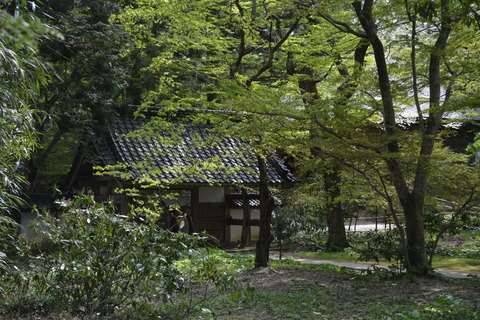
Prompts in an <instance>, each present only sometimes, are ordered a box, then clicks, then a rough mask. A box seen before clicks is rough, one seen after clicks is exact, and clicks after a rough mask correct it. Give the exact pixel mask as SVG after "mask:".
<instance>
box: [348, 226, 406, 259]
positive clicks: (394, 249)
mask: <svg viewBox="0 0 480 320" xmlns="http://www.w3.org/2000/svg"><path fill="white" fill-rule="evenodd" d="M362 237H363V239H364V241H363V243H362V244H361V245H359V246H358V247H357V248H355V251H356V252H357V253H359V255H360V257H359V260H364V261H371V260H374V261H376V262H379V260H380V259H381V258H384V259H386V260H387V261H389V262H392V261H394V262H396V264H397V265H401V262H402V261H403V253H402V247H401V242H400V234H399V232H398V230H397V229H392V230H384V231H367V232H364V233H362Z"/></svg>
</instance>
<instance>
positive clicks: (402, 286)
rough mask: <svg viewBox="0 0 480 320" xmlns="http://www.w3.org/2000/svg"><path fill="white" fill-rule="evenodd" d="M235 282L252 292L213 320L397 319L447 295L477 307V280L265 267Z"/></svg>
mask: <svg viewBox="0 0 480 320" xmlns="http://www.w3.org/2000/svg"><path fill="white" fill-rule="evenodd" d="M238 280H239V282H240V283H241V284H242V285H243V286H247V285H250V286H252V287H254V290H253V292H254V293H253V295H252V299H251V300H249V301H246V302H244V303H243V304H238V303H237V304H231V305H230V306H228V307H227V308H225V309H224V310H223V311H217V313H216V315H217V317H216V318H215V319H257V320H258V319H265V320H267V319H268V320H271V319H387V318H383V316H386V315H393V317H392V318H391V319H397V318H398V317H395V314H398V313H401V312H404V311H406V310H409V309H410V310H411V309H421V308H422V307H423V306H425V305H430V304H432V303H435V301H438V300H439V299H444V298H445V297H448V296H451V297H452V299H454V300H455V301H454V304H455V303H458V301H461V300H466V301H469V302H470V303H471V304H472V306H473V307H472V308H473V309H475V308H477V310H478V308H480V290H479V289H480V281H472V280H471V279H468V280H465V279H464V280H458V279H449V278H444V277H436V278H427V279H423V278H406V277H404V276H403V277H399V276H394V277H387V276H386V275H380V274H376V275H360V274H358V273H354V272H334V271H328V270H315V269H314V270H312V269H297V268H276V269H273V268H265V269H254V270H249V271H246V272H244V273H243V274H241V275H240V276H239V277H238ZM477 280H478V279H477ZM223 307H225V306H223ZM477 319H478V318H477Z"/></svg>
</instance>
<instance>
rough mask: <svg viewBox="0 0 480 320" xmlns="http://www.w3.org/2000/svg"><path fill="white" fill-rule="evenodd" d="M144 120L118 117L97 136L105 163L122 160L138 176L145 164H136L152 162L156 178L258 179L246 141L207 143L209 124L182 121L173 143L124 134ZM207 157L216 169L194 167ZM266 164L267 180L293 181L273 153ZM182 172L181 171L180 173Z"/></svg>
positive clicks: (190, 180)
mask: <svg viewBox="0 0 480 320" xmlns="http://www.w3.org/2000/svg"><path fill="white" fill-rule="evenodd" d="M145 122H146V121H145V120H140V119H133V118H121V119H119V120H118V121H117V122H116V123H115V124H114V127H113V129H112V130H111V131H110V136H104V135H101V136H98V137H96V139H95V141H96V144H97V150H98V151H99V153H100V155H101V156H102V158H103V159H104V161H105V163H106V164H110V165H111V164H115V163H125V164H127V165H128V167H131V168H134V169H133V170H134V172H133V174H134V176H135V177H137V178H140V177H141V171H143V169H147V168H145V166H140V168H141V169H142V170H140V169H139V168H137V167H138V166H139V164H142V163H144V162H147V163H151V164H152V165H153V166H154V168H155V169H157V170H158V172H160V173H159V174H157V175H156V176H155V179H157V180H158V181H162V180H168V181H172V180H175V179H177V180H178V182H179V183H223V184H233V183H243V184H258V183H259V177H258V167H257V161H256V158H255V156H254V154H253V152H250V149H249V148H250V147H249V146H248V144H247V143H246V142H245V141H242V140H241V139H238V138H231V137H224V138H222V139H218V142H214V143H213V144H210V143H209V141H210V139H209V138H214V136H213V134H212V133H211V132H209V131H208V129H209V128H210V127H209V126H207V125H200V124H189V123H182V124H181V125H182V127H183V128H184V130H185V131H184V132H181V133H180V136H181V138H182V140H181V141H177V143H176V144H175V145H172V144H166V143H165V144H162V143H160V141H156V140H155V139H154V138H151V139H148V140H140V139H137V138H132V137H130V136H126V134H128V133H131V132H133V131H135V130H136V129H137V128H139V127H140V126H141V125H142V124H144V123H145ZM199 137H200V138H201V139H199ZM207 138H208V139H207ZM197 143H200V145H197ZM216 157H220V159H219V161H218V162H216V161H214V159H215V158H216ZM209 160H212V163H214V165H217V164H218V166H219V168H218V170H215V171H211V170H203V171H202V170H201V168H200V169H197V168H196V167H195V164H196V165H198V166H200V165H203V164H202V162H208V161H209ZM135 168H136V169H135ZM267 168H268V175H267V176H268V181H269V183H273V184H282V183H291V182H295V181H296V180H295V178H294V177H293V175H292V174H291V172H290V171H289V170H288V169H287V168H286V167H285V165H284V164H283V163H282V162H281V161H280V160H279V159H278V158H277V157H276V156H275V155H273V154H272V156H271V157H270V158H269V159H268V161H267ZM195 169H197V170H199V172H198V174H196V175H192V174H187V172H191V170H193V171H194V172H195ZM182 172H183V173H184V174H181V173H182ZM205 177H206V178H205Z"/></svg>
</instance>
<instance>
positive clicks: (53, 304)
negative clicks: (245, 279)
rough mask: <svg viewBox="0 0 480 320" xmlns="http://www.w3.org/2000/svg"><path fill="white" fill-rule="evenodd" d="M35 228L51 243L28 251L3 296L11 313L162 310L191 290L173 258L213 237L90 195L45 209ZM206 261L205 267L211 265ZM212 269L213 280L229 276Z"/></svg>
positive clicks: (124, 314) (108, 314)
mask: <svg viewBox="0 0 480 320" xmlns="http://www.w3.org/2000/svg"><path fill="white" fill-rule="evenodd" d="M38 230H39V232H41V234H42V236H43V237H45V238H46V239H48V241H50V242H51V244H52V248H51V249H50V250H48V251H45V250H44V251H42V252H41V253H40V254H39V255H36V256H34V255H31V254H30V255H29V259H28V260H27V261H25V263H24V268H22V269H19V272H17V274H16V279H17V282H16V283H17V286H16V287H15V289H14V290H13V291H11V292H10V299H6V301H9V302H8V305H7V306H6V308H7V310H9V311H11V312H13V311H17V312H29V311H30V312H32V311H34V312H37V313H39V312H42V311H44V312H50V311H51V310H55V312H57V313H62V312H67V313H69V314H73V315H80V316H84V317H86V318H95V317H98V318H102V319H105V318H115V319H122V318H128V319H130V318H131V315H132V314H138V315H143V316H144V318H150V317H159V316H161V315H162V313H168V312H170V310H169V308H170V307H167V306H169V305H173V304H174V302H175V299H177V298H178V297H180V296H181V295H182V294H184V293H185V292H187V291H188V290H191V285H192V283H193V282H192V281H186V278H185V277H184V276H183V275H182V274H181V272H180V271H179V270H178V268H176V267H175V264H176V263H177V262H178V261H180V260H182V259H184V258H185V257H188V256H189V255H191V254H192V253H193V252H195V251H193V250H191V249H192V248H195V247H198V246H200V245H204V244H205V243H206V242H207V241H210V240H211V239H210V238H208V237H206V236H201V235H193V236H192V235H188V234H184V233H176V234H173V233H171V232H169V231H165V230H159V229H157V228H155V227H154V226H151V225H142V224H138V223H136V222H132V221H128V220H127V219H125V217H121V216H118V215H117V214H116V213H115V210H114V207H113V205H112V204H105V205H104V204H97V203H95V202H94V201H93V200H92V199H91V198H90V197H87V196H79V197H78V198H77V199H75V200H74V201H65V202H63V203H62V204H61V213H60V219H56V218H55V217H54V216H52V215H50V214H46V215H43V222H42V227H41V228H38ZM209 268H210V269H208V270H205V268H203V269H202V271H201V272H200V274H201V275H202V276H204V275H205V274H207V273H206V272H207V271H209V270H212V268H213V267H212V266H210V267H209ZM202 272H203V273H202ZM199 276H200V275H199ZM208 276H210V278H209V279H210V280H211V281H212V282H214V283H216V282H222V281H225V279H223V278H221V277H220V276H218V275H212V274H207V277H208ZM229 281H230V280H229ZM167 302H168V303H167ZM26 305H29V306H30V307H29V308H28V310H25V308H24V306H26ZM187 307H188V306H185V308H187ZM176 311H177V312H179V313H183V312H188V310H176ZM140 318H142V317H140Z"/></svg>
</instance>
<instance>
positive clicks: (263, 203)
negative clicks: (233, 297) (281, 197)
mask: <svg viewBox="0 0 480 320" xmlns="http://www.w3.org/2000/svg"><path fill="white" fill-rule="evenodd" d="M257 161H258V167H259V171H260V187H259V193H260V235H259V238H258V241H257V247H256V250H255V268H259V267H267V266H268V262H269V260H270V244H271V243H272V241H273V236H272V232H271V222H272V211H273V209H274V207H275V202H274V201H273V197H272V195H271V193H270V190H269V189H268V181H267V166H266V163H265V159H264V158H262V157H261V156H257Z"/></svg>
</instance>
